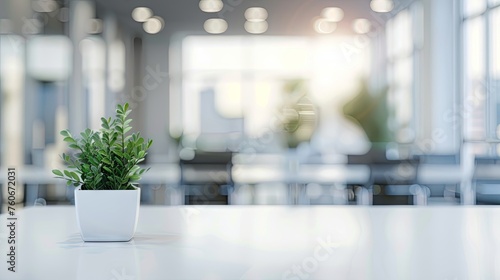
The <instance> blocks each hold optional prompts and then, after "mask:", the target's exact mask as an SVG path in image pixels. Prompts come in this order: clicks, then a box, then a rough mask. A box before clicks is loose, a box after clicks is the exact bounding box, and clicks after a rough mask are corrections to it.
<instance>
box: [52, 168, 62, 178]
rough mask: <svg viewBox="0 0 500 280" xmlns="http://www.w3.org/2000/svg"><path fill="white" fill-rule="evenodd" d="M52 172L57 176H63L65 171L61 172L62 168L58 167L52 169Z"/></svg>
mask: <svg viewBox="0 0 500 280" xmlns="http://www.w3.org/2000/svg"><path fill="white" fill-rule="evenodd" d="M52 173H54V174H55V175H57V176H61V177H63V173H62V172H61V170H58V169H52Z"/></svg>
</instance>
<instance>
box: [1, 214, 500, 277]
mask: <svg viewBox="0 0 500 280" xmlns="http://www.w3.org/2000/svg"><path fill="white" fill-rule="evenodd" d="M74 211H75V209H74V208H73V207H71V206H47V207H31V208H25V209H24V210H22V211H18V230H17V233H16V237H17V245H18V247H17V248H18V251H17V255H16V256H17V264H18V266H17V272H16V273H15V274H14V273H10V272H8V271H7V263H6V262H5V261H2V262H0V279H12V280H15V279H31V280H37V279H44V280H45V279H96V280H99V279H103V280H110V279H115V280H119V279H176V280H177V279H328V280H330V279H384V280H386V279H387V280H389V279H397V280H400V279H427V280H432V279H436V280H438V279H439V280H443V279H449V280H452V279H499V278H500V269H498V263H500V208H498V207H482V206H475V207H466V206H447V207H411V206H389V207H384V206H379V207H353V206H313V207H300V206H298V207H297V206H294V207H289V206H246V207H242V206H180V207H152V206H150V207H147V206H143V207H141V210H140V217H139V224H138V228H137V232H136V235H135V237H134V239H133V240H132V241H130V242H125V243H120V242H118V243H84V242H83V241H82V240H81V238H80V236H79V233H78V229H77V224H76V218H75V213H74ZM0 223H1V224H2V226H1V227H0V252H1V253H2V255H4V257H5V254H7V240H6V237H7V232H6V231H7V227H6V226H5V225H6V224H7V221H6V216H5V215H0Z"/></svg>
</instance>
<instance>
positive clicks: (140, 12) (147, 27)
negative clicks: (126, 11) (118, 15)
mask: <svg viewBox="0 0 500 280" xmlns="http://www.w3.org/2000/svg"><path fill="white" fill-rule="evenodd" d="M132 18H133V19H134V20H135V21H137V22H142V28H143V29H144V31H146V32H147V33H149V34H156V33H158V32H160V31H161V30H162V29H163V27H164V26H165V21H164V20H163V18H161V17H159V16H155V15H153V11H152V10H151V9H150V8H147V7H137V8H135V9H134V10H133V11H132Z"/></svg>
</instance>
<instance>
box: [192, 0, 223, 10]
mask: <svg viewBox="0 0 500 280" xmlns="http://www.w3.org/2000/svg"><path fill="white" fill-rule="evenodd" d="M198 6H199V7H200V10H202V11H203V12H205V13H216V12H220V11H221V10H222V8H223V7H224V3H222V1H221V0H201V1H200V3H199V4H198Z"/></svg>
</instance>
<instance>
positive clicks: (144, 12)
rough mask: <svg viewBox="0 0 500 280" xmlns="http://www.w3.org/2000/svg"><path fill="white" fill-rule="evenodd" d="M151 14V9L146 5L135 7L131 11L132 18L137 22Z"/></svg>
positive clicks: (143, 20) (142, 20)
mask: <svg viewBox="0 0 500 280" xmlns="http://www.w3.org/2000/svg"><path fill="white" fill-rule="evenodd" d="M152 16H153V11H151V9H150V8H146V7H137V8H135V9H134V10H133V11H132V18H133V19H134V20H135V21H137V22H145V21H147V20H148V19H149V18H150V17H152Z"/></svg>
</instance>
